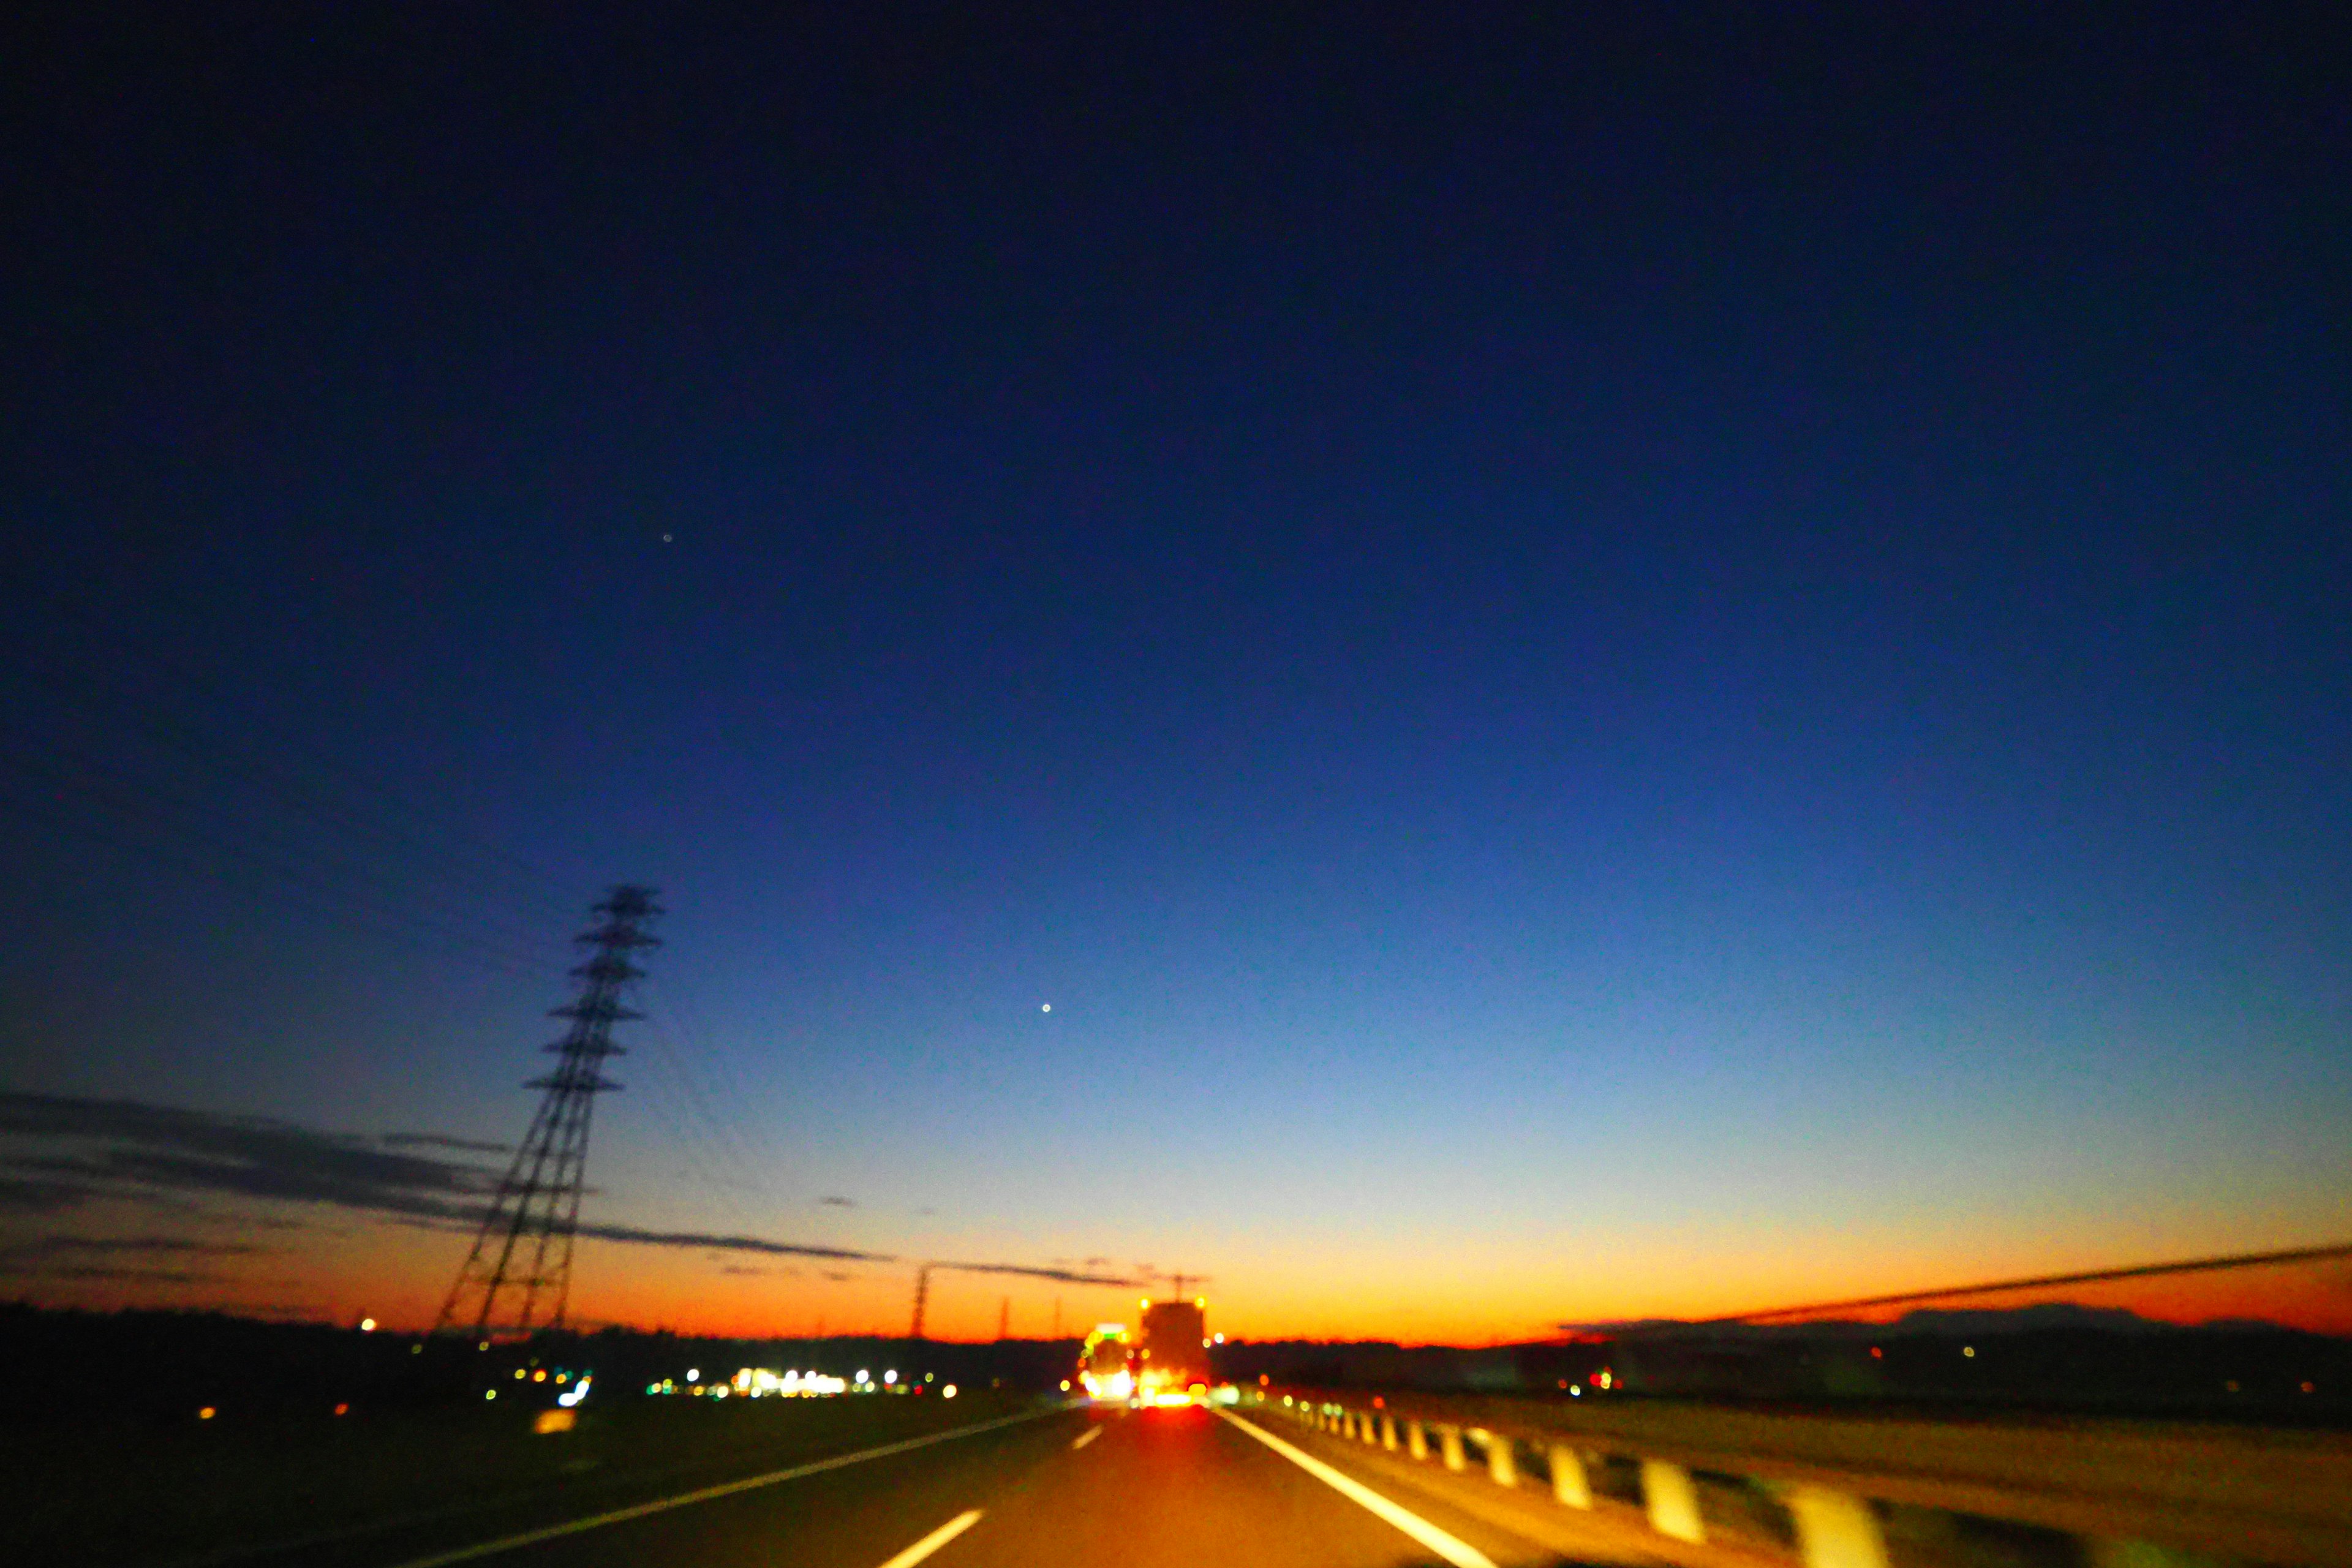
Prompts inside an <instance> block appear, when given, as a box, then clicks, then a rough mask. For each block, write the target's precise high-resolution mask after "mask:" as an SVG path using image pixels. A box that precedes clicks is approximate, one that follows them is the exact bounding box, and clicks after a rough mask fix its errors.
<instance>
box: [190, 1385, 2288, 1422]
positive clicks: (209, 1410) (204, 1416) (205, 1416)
mask: <svg viewBox="0 0 2352 1568" xmlns="http://www.w3.org/2000/svg"><path fill="white" fill-rule="evenodd" d="M2303 1391H2304V1392H2305V1394H2308V1393H2310V1392H2311V1384H2307V1383H2306V1384H2304V1385H2303ZM217 1414H219V1412H217V1411H215V1409H214V1408H213V1407H212V1406H211V1405H205V1407H204V1408H203V1409H202V1410H199V1411H197V1412H196V1419H197V1420H199V1421H209V1420H211V1419H212V1418H213V1417H214V1416H215V1415H217Z"/></svg>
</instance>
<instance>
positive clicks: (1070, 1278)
mask: <svg viewBox="0 0 2352 1568" xmlns="http://www.w3.org/2000/svg"><path fill="white" fill-rule="evenodd" d="M931 1267H932V1268H953V1269H957V1270H959V1271H961V1272H962V1273H965V1274H1018V1275H1021V1276H1023V1277H1024V1278H1025V1279H1058V1280H1060V1281H1062V1282H1063V1283H1064V1284H1066V1285H1119V1286H1135V1285H1139V1284H1141V1283H1142V1281H1141V1280H1139V1279H1129V1278H1128V1277H1127V1276H1125V1275H1123V1274H1085V1273H1081V1272H1079V1271H1078V1270H1077V1269H1075V1268H1039V1267H1038V1266H1037V1265H1035V1264H1033V1263H934V1264H932V1265H931Z"/></svg>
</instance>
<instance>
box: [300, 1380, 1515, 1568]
mask: <svg viewBox="0 0 2352 1568" xmlns="http://www.w3.org/2000/svg"><path fill="white" fill-rule="evenodd" d="M1310 1449H1311V1450H1312V1451H1310ZM1335 1460H1336V1461H1338V1463H1337V1465H1335V1464H1334V1463H1333V1462H1332V1461H1335ZM1341 1467H1344V1468H1341ZM485 1522H486V1521H481V1520H475V1521H472V1524H471V1526H470V1527H466V1526H461V1525H459V1524H458V1523H457V1521H446V1522H444V1523H443V1524H441V1525H438V1526H427V1527H425V1528H422V1529H420V1530H419V1531H415V1532H413V1533H411V1534H409V1535H408V1536H406V1537H405V1538H400V1537H389V1538H388V1537H385V1536H383V1535H377V1536H374V1537H373V1538H371V1539H369V1540H366V1541H364V1542H360V1541H345V1542H330V1543H322V1544H321V1545H320V1546H319V1547H317V1548H314V1549H311V1550H308V1551H301V1552H290V1553H273V1554H272V1555H271V1558H270V1560H269V1563H268V1568H456V1565H457V1564H458V1563H480V1564H483V1565H484V1568H667V1565H669V1564H677V1565H680V1568H783V1565H786V1564H791V1565H794V1568H799V1565H807V1568H913V1565H914V1564H916V1563H935V1564H937V1565H938V1568H1013V1565H1016V1564H1018V1565H1021V1568H1033V1565H1035V1564H1044V1563H1067V1564H1073V1565H1077V1564H1103V1565H1106V1568H1108V1565H1112V1564H1118V1565H1122V1568H1160V1565H1163V1564H1164V1565H1166V1568H1260V1565H1264V1568H1307V1565H1310V1564H1312V1565H1314V1568H1405V1565H1418V1564H1430V1563H1452V1564H1454V1568H1484V1565H1487V1564H1493V1565H1496V1568H1507V1565H1510V1564H1522V1563H1552V1562H1557V1561H1559V1555H1558V1552H1556V1551H1555V1550H1552V1549H1550V1548H1547V1547H1544V1546H1542V1545H1539V1544H1538V1543H1537V1542H1533V1541H1530V1540H1528V1539H1524V1538H1522V1537H1519V1536H1517V1535H1514V1534H1513V1533H1511V1532H1509V1531H1507V1530H1505V1529H1502V1528H1500V1527H1498V1526H1497V1525H1496V1524H1494V1523H1492V1522H1487V1521H1481V1520H1479V1519H1476V1518H1473V1517H1471V1516H1470V1515H1469V1514H1467V1513H1465V1512H1462V1511H1460V1510H1455V1509H1452V1508H1450V1507H1448V1506H1447V1504H1446V1503H1445V1501H1444V1499H1443V1498H1441V1497H1436V1496H1433V1495H1429V1494H1425V1493H1422V1492H1419V1491H1417V1490H1411V1489H1402V1488H1400V1487H1398V1486H1397V1485H1396V1484H1395V1483H1394V1482H1393V1481H1392V1480H1385V1479H1382V1478H1381V1476H1380V1475H1379V1474H1378V1473H1377V1471H1376V1469H1375V1468H1366V1467H1362V1466H1360V1465H1357V1464H1354V1463H1351V1462H1350V1460H1349V1455H1348V1454H1347V1453H1346V1452H1345V1451H1344V1450H1343V1449H1342V1448H1340V1447H1339V1446H1336V1445H1328V1444H1324V1443H1321V1442H1318V1441H1315V1440H1313V1439H1309V1438H1306V1437H1304V1436H1302V1435H1301V1434H1300V1433H1299V1432H1298V1430H1297V1428H1296V1427H1295V1426H1290V1425H1289V1424H1287V1423H1281V1422H1277V1421H1275V1420H1272V1419H1270V1418H1267V1417H1265V1416H1263V1415H1254V1416H1245V1417H1241V1418H1236V1417H1234V1416H1232V1415H1223V1414H1220V1413H1217V1412H1213V1411H1210V1410H1206V1409H1201V1408H1194V1407H1188V1408H1183V1409H1170V1410H1142V1411H1128V1410H1124V1409H1085V1408H1078V1409H1051V1410H1046V1411H1044V1412H1040V1413H1038V1414H1035V1415H1019V1416H1014V1417H1011V1418H1008V1419H1007V1420H1005V1421H1003V1422H1001V1423H997V1424H994V1425H992V1426H988V1427H986V1428H983V1429H967V1430H965V1431H962V1432H959V1433H956V1434H952V1435H943V1436H933V1437H926V1438H919V1439H916V1440H914V1441H912V1442H910V1443H905V1444H898V1445H890V1446H887V1447H884V1448H880V1449H872V1450H866V1451H865V1453H863V1454H851V1455H843V1456H836V1457H835V1458H830V1459H825V1460H821V1461H817V1462H816V1463H814V1464H813V1465H803V1466H799V1467H795V1468H793V1469H791V1470H786V1471H780V1472H774V1473H772V1474H770V1475H767V1476H755V1477H750V1478H744V1479H738V1480H733V1481H730V1482H727V1483H723V1484H720V1485H715V1486H711V1487H709V1488H705V1489H698V1490H688V1491H685V1492H679V1493H674V1494H670V1495H667V1496H662V1497H656V1498H650V1499H646V1500H641V1501H638V1502H635V1503H633V1504H631V1505H628V1506H626V1507H624V1508H620V1509H615V1510H608V1511H607V1512H605V1513H604V1514H593V1513H591V1514H582V1515H578V1516H574V1517H569V1518H559V1519H542V1520H541V1521H533V1522H530V1523H529V1524H525V1525H523V1526H522V1527H521V1528H510V1529H509V1530H507V1531H506V1532H505V1533H499V1532H498V1531H495V1530H491V1529H487V1528H485ZM517 1522H520V1521H517Z"/></svg>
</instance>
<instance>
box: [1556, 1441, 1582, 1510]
mask: <svg viewBox="0 0 2352 1568" xmlns="http://www.w3.org/2000/svg"><path fill="white" fill-rule="evenodd" d="M1551 1495H1552V1496H1553V1497H1555V1498H1557V1499H1559V1500H1560V1501H1561V1502H1563V1503H1565V1504H1567V1505H1568V1506H1569V1507H1570V1508H1591V1506H1592V1483H1591V1480H1589V1479H1587V1478H1586V1477H1585V1474H1584V1456H1583V1455H1581V1454H1580V1453H1578V1452H1577V1451H1576V1450H1575V1449H1573V1448H1571V1447H1569V1446H1568V1445H1567V1444H1565V1443H1554V1444H1553V1445H1552V1446H1551Z"/></svg>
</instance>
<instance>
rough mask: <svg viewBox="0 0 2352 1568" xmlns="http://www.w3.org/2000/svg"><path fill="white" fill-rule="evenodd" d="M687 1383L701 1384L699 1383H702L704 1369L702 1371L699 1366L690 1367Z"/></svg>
mask: <svg viewBox="0 0 2352 1568" xmlns="http://www.w3.org/2000/svg"><path fill="white" fill-rule="evenodd" d="M686 1381H687V1382H688V1383H699V1382H701V1381H702V1369H701V1368H700V1367H698V1366H690V1367H688V1368H687V1369H686Z"/></svg>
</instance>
